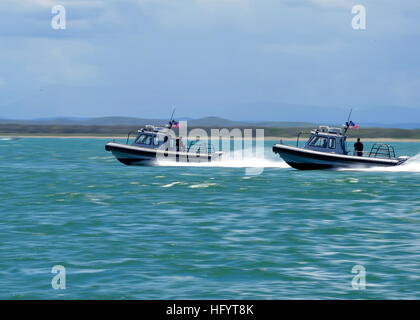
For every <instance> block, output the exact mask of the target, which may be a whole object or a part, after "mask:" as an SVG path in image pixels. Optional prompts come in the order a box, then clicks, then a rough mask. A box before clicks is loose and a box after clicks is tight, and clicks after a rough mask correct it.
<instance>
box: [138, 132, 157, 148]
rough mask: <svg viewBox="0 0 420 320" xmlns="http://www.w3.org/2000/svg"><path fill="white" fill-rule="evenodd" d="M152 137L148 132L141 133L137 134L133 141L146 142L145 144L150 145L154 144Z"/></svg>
mask: <svg viewBox="0 0 420 320" xmlns="http://www.w3.org/2000/svg"><path fill="white" fill-rule="evenodd" d="M153 138H154V137H153V136H152V135H150V134H141V135H139V136H138V138H137V139H136V141H135V143H136V144H147V145H150V144H152V143H154V144H155V139H153Z"/></svg>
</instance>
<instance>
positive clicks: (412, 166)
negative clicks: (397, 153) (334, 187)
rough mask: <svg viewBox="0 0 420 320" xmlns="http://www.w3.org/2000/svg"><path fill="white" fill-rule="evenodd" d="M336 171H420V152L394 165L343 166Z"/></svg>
mask: <svg viewBox="0 0 420 320" xmlns="http://www.w3.org/2000/svg"><path fill="white" fill-rule="evenodd" d="M338 171H363V172H420V153H418V154H416V155H415V156H412V157H410V158H409V159H408V160H407V161H406V162H405V163H403V164H402V165H399V166H395V167H372V168H343V169H338Z"/></svg>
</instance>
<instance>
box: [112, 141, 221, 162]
mask: <svg viewBox="0 0 420 320" xmlns="http://www.w3.org/2000/svg"><path fill="white" fill-rule="evenodd" d="M105 150H106V151H110V152H112V154H113V155H114V156H115V158H117V160H118V161H120V162H121V163H123V164H125V165H128V166H133V165H134V166H145V165H147V166H151V165H152V166H153V165H156V164H158V162H159V161H170V162H174V161H175V162H211V161H215V160H219V159H220V157H221V155H222V153H221V152H215V153H211V154H196V153H187V152H175V151H164V150H159V149H148V148H141V147H136V146H130V145H125V144H119V143H114V142H110V143H107V144H106V145H105Z"/></svg>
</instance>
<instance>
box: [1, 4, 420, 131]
mask: <svg viewBox="0 0 420 320" xmlns="http://www.w3.org/2000/svg"><path fill="white" fill-rule="evenodd" d="M356 4H361V5H363V6H365V8H366V30H354V29H353V28H352V19H353V17H354V14H352V7H353V6H354V5H356ZM55 5H63V6H64V7H65V9H66V29H64V30H63V29H59V30H55V29H53V28H52V27H51V20H52V19H53V17H54V16H55V14H53V13H52V12H51V9H52V7H53V6H55ZM419 76H420V1H418V0H404V1H395V0H392V1H391V0H369V1H367V0H357V1H353V0H284V1H282V0H104V1H99V0H61V1H55V0H1V1H0V97H1V100H0V118H9V119H10V118H13V119H33V118H45V117H101V116H132V117H143V118H167V117H169V115H170V113H171V111H172V109H173V108H174V107H175V108H176V110H177V111H176V114H177V115H178V116H182V117H190V118H199V117H205V116H219V117H224V118H229V119H233V120H273V121H322V120H324V119H325V121H335V120H337V121H338V120H342V119H345V118H346V117H347V114H348V111H349V109H350V108H353V114H354V118H355V119H360V120H361V121H365V122H366V121H367V122H383V123H393V122H395V123H413V122H420V120H418V119H420V77H419Z"/></svg>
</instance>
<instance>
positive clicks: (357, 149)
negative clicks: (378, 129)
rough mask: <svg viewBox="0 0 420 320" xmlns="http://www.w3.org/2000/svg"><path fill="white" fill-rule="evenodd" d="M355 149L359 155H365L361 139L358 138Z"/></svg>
mask: <svg viewBox="0 0 420 320" xmlns="http://www.w3.org/2000/svg"><path fill="white" fill-rule="evenodd" d="M354 150H355V151H357V156H359V157H362V156H363V143H361V142H360V139H357V142H356V143H355V144H354Z"/></svg>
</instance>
